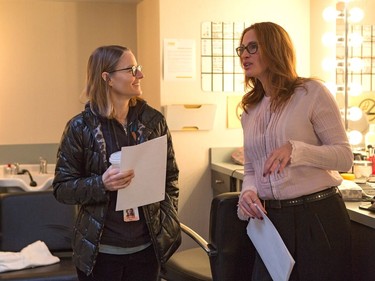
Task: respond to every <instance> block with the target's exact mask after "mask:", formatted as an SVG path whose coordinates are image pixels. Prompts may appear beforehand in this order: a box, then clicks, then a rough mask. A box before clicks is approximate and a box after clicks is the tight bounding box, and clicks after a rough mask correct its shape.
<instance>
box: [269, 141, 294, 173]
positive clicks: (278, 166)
mask: <svg viewBox="0 0 375 281" xmlns="http://www.w3.org/2000/svg"><path fill="white" fill-rule="evenodd" d="M292 149H293V148H292V144H291V143H290V142H287V143H286V144H284V145H283V146H281V147H279V148H278V149H275V150H274V151H273V152H272V153H271V155H270V156H269V157H268V159H267V160H266V163H264V170H263V176H266V175H270V174H272V173H274V172H276V171H277V173H281V172H282V171H283V170H284V168H285V167H286V166H287V165H288V164H289V161H290V156H291V155H292Z"/></svg>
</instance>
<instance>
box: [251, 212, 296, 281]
mask: <svg viewBox="0 0 375 281" xmlns="http://www.w3.org/2000/svg"><path fill="white" fill-rule="evenodd" d="M257 207H258V206H257ZM258 210H259V211H260V212H262V211H261V209H260V208H259V207H258ZM262 214H263V218H264V219H263V220H258V219H250V221H249V224H248V225H247V235H248V236H249V237H250V239H251V241H252V242H253V244H254V246H255V248H256V249H257V252H258V253H259V255H260V257H261V258H262V260H263V262H264V264H265V266H266V267H267V269H268V272H269V273H270V275H271V277H272V279H273V280H278V281H287V280H289V276H290V273H291V272H292V269H293V266H294V263H295V262H294V259H293V257H292V256H291V255H290V253H289V251H288V249H287V247H286V246H285V244H284V242H283V240H282V239H281V237H280V234H279V233H278V231H277V230H276V228H275V226H274V225H273V224H272V222H271V221H270V219H269V218H268V217H267V216H266V215H265V214H264V213H263V212H262Z"/></svg>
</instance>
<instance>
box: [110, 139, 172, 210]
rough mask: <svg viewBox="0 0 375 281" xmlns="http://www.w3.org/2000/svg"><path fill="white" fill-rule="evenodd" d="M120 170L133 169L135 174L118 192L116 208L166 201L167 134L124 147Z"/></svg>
mask: <svg viewBox="0 0 375 281" xmlns="http://www.w3.org/2000/svg"><path fill="white" fill-rule="evenodd" d="M120 169H121V171H127V170H131V169H132V170H134V175H135V176H134V178H133V179H132V181H131V183H130V185H129V186H127V187H126V188H124V189H120V190H119V191H118V193H117V202H116V211H120V210H126V209H129V208H135V207H139V206H143V205H147V204H151V203H154V202H158V201H162V200H164V198H165V179H166V169H167V136H166V135H164V136H161V137H158V138H155V139H152V140H149V141H146V142H144V143H141V144H138V145H134V146H126V147H122V148H121V163H120Z"/></svg>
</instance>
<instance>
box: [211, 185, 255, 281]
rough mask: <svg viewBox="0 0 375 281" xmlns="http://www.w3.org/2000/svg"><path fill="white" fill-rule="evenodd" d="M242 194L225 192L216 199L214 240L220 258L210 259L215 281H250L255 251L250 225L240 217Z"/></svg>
mask: <svg viewBox="0 0 375 281" xmlns="http://www.w3.org/2000/svg"><path fill="white" fill-rule="evenodd" d="M239 194H240V193H239V192H228V193H222V194H220V195H218V196H216V197H215V198H214V199H213V200H212V204H211V214H210V234H209V235H210V239H209V243H210V245H211V246H212V248H214V249H216V251H217V255H213V256H210V264H211V272H212V278H213V280H214V281H232V280H236V281H249V280H251V274H252V271H253V264H254V259H255V248H254V246H253V244H252V243H251V240H250V238H249V237H248V235H247V232H246V226H247V224H248V222H246V221H240V220H239V219H238V217H237V203H238V197H239Z"/></svg>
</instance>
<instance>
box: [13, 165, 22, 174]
mask: <svg viewBox="0 0 375 281" xmlns="http://www.w3.org/2000/svg"><path fill="white" fill-rule="evenodd" d="M11 169H12V171H11V174H13V175H18V174H19V173H20V171H21V169H20V164H19V163H13V165H12V166H11Z"/></svg>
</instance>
